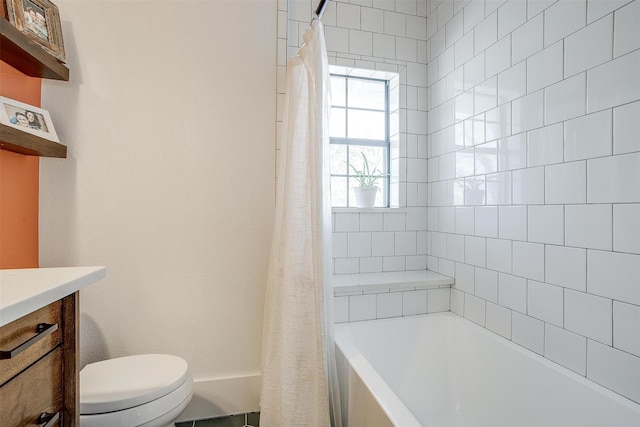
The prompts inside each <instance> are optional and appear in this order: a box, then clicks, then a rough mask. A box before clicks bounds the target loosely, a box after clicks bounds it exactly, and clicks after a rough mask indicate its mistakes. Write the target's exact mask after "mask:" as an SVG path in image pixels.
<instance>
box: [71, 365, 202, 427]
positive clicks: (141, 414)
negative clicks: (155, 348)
mask: <svg viewBox="0 0 640 427" xmlns="http://www.w3.org/2000/svg"><path fill="white" fill-rule="evenodd" d="M192 395H193V378H192V376H191V373H190V372H189V366H188V365H187V362H186V361H185V360H184V359H182V358H180V357H177V356H171V355H167V354H142V355H136V356H126V357H118V358H115V359H108V360H103V361H101V362H96V363H90V364H88V365H86V366H85V367H84V368H82V370H81V371H80V426H81V427H115V426H118V427H142V426H144V427H165V426H173V425H174V423H173V422H174V421H175V419H176V418H177V417H178V415H180V413H181V412H182V411H183V410H184V408H185V407H186V406H187V404H188V403H189V401H191V396H192Z"/></svg>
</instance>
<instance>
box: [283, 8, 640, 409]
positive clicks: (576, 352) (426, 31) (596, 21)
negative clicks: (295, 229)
mask: <svg viewBox="0 0 640 427" xmlns="http://www.w3.org/2000/svg"><path fill="white" fill-rule="evenodd" d="M311 3H315V2H313V1H311V2H310V1H309V0H300V1H298V0H289V1H288V2H286V1H284V0H283V1H280V2H279V8H280V10H284V11H286V9H287V7H288V8H289V12H288V19H289V22H288V25H287V26H286V28H284V29H283V30H282V31H280V32H279V38H280V40H279V44H278V49H279V50H278V66H279V80H278V81H279V82H283V81H284V65H285V64H286V56H287V55H286V54H285V53H286V52H282V50H283V49H285V50H287V47H286V46H288V53H289V54H290V55H291V54H294V53H295V51H296V50H297V47H298V46H299V44H300V36H301V34H302V32H303V31H304V30H305V29H306V28H307V26H308V23H309V21H310V19H311V9H312V7H315V4H311ZM285 16H286V15H285ZM279 19H280V15H279ZM323 22H324V24H325V28H326V36H327V44H328V49H329V58H330V61H331V62H332V63H334V64H339V65H346V66H352V67H353V66H356V67H357V66H359V65H361V66H366V67H369V68H375V69H380V70H389V71H394V72H400V75H401V89H400V94H401V96H400V108H401V109H400V113H401V114H400V117H401V118H402V119H401V123H400V128H401V132H402V134H401V135H402V138H401V150H400V155H401V156H402V157H401V159H400V160H401V161H400V165H401V166H400V167H401V169H402V171H401V173H400V177H399V178H400V181H401V184H402V185H401V186H400V189H401V194H400V195H399V205H400V206H403V207H405V208H403V209H402V210H399V211H388V210H385V211H376V212H354V211H346V212H337V213H334V216H333V221H334V223H333V225H334V241H333V251H334V257H335V260H334V272H335V273H336V274H340V273H363V272H382V271H391V270H404V269H424V268H425V267H426V268H428V269H430V270H434V271H437V272H439V273H441V274H445V275H449V276H452V277H455V279H456V284H455V286H454V287H453V288H452V289H451V290H450V291H449V290H448V289H447V288H443V289H428V290H427V289H425V290H416V289H412V290H408V291H405V292H401V293H399V294H398V295H401V296H395V295H393V296H392V295H391V294H389V295H381V294H378V295H376V294H370V295H364V294H363V295H346V296H345V295H343V296H337V297H336V298H335V300H336V318H337V320H338V321H354V320H364V319H373V318H378V317H385V316H389V315H412V314H422V313H425V312H432V311H443V310H444V311H446V310H451V311H453V312H454V313H457V314H459V315H461V316H465V317H467V318H468V319H469V320H471V321H473V322H475V323H478V324H480V325H482V326H485V327H486V328H487V329H489V330H491V331H493V332H495V333H497V334H499V335H501V336H503V337H505V338H507V339H510V340H513V341H514V342H516V343H518V344H520V345H522V346H523V347H525V348H528V349H530V350H532V351H534V352H536V353H539V354H541V355H544V356H545V357H547V358H548V359H549V360H552V361H554V362H556V363H559V364H561V365H563V366H565V367H567V368H568V369H571V370H573V371H575V372H577V373H579V374H580V375H584V376H586V377H587V378H589V379H591V380H593V381H595V382H597V383H599V384H602V385H604V386H605V387H608V388H610V389H611V390H613V391H615V392H617V393H620V394H622V395H623V396H625V397H627V398H629V399H631V400H633V401H635V402H640V388H639V387H638V384H640V338H639V337H638V332H637V331H638V330H639V329H640V190H638V189H639V188H640V120H639V119H640V0H526V1H525V0H384V1H383V0H369V1H354V0H351V1H349V0H332V1H330V2H329V3H328V7H327V11H326V12H325V15H324V16H323ZM281 27H283V26H279V28H281ZM287 31H288V43H287V42H283V40H285V41H286V40H287V34H286V33H287ZM283 33H284V34H283ZM282 87H283V86H282V85H281V84H280V83H279V89H280V88H282ZM278 99H279V102H281V100H282V97H279V98H278ZM279 111H280V109H279ZM367 244H368V245H369V248H367ZM445 294H446V297H445ZM436 295H437V296H436Z"/></svg>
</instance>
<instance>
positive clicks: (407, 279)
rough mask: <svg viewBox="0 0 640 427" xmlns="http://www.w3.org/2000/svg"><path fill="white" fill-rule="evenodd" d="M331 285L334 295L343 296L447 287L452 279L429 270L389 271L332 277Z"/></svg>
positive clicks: (451, 282)
mask: <svg viewBox="0 0 640 427" xmlns="http://www.w3.org/2000/svg"><path fill="white" fill-rule="evenodd" d="M332 284H333V293H334V295H335V296H344V295H361V294H368V293H382V292H398V291H411V290H419V289H432V288H440V287H449V286H451V285H452V284H453V278H451V277H448V276H444V275H442V274H439V273H436V272H435V271H429V270H415V271H389V272H384V273H360V274H339V275H334V276H332Z"/></svg>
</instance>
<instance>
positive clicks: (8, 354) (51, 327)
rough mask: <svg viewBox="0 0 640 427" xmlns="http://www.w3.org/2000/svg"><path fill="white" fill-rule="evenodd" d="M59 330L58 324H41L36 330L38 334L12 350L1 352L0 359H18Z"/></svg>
mask: <svg viewBox="0 0 640 427" xmlns="http://www.w3.org/2000/svg"><path fill="white" fill-rule="evenodd" d="M57 329H58V324H57V323H54V324H49V323H40V324H38V327H37V328H36V332H37V334H36V335H34V336H32V337H31V338H29V339H28V340H26V341H25V342H23V343H22V344H20V345H19V346H17V347H16V348H13V349H11V350H0V359H11V358H12V357H16V356H17V355H18V354H20V353H22V352H23V351H25V350H26V349H28V348H29V347H31V346H32V345H34V344H35V343H37V342H38V341H40V340H41V339H42V338H44V337H46V336H47V335H49V334H51V333H52V332H53V331H55V330H57Z"/></svg>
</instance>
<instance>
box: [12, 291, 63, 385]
mask: <svg viewBox="0 0 640 427" xmlns="http://www.w3.org/2000/svg"><path fill="white" fill-rule="evenodd" d="M61 343H62V301H56V302H54V303H52V304H49V305H47V306H45V307H43V308H41V309H39V310H36V311H34V312H33V313H31V314H28V315H26V316H24V317H21V318H20V319H18V320H15V321H13V322H11V323H9V324H7V325H5V326H3V327H2V328H0V351H2V353H0V386H2V385H3V384H4V383H6V382H7V381H9V380H10V379H11V378H13V377H14V376H16V375H17V374H19V373H20V372H22V371H23V370H24V369H26V368H28V367H29V365H31V364H32V363H34V362H35V361H36V360H38V359H39V358H40V357H42V356H43V355H45V354H47V353H48V352H49V351H51V350H52V349H53V348H55V347H56V346H58V345H60V344H61ZM11 350H14V351H13V352H12V353H13V354H10V352H11Z"/></svg>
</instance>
